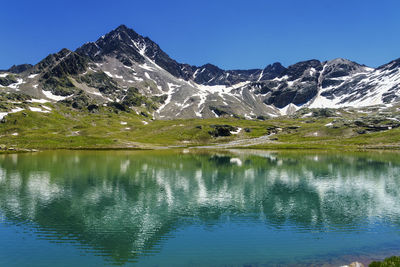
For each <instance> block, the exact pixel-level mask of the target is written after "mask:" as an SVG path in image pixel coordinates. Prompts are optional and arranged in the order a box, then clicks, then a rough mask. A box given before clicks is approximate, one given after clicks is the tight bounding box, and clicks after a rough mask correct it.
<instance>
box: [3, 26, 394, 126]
mask: <svg viewBox="0 0 400 267" xmlns="http://www.w3.org/2000/svg"><path fill="white" fill-rule="evenodd" d="M0 88H1V90H6V91H9V92H20V93H24V94H27V95H30V96H32V97H34V98H37V99H38V101H40V99H47V100H51V101H64V102H65V103H69V104H71V105H72V107H76V108H82V106H83V107H88V106H90V105H119V106H121V108H124V109H133V110H136V111H137V112H138V111H139V110H140V107H141V106H146V107H147V108H149V107H151V109H150V110H151V112H152V113H153V116H154V117H155V118H156V119H170V118H196V117H199V118H210V117H211V118H212V117H219V116H224V115H227V116H242V117H245V118H256V117H260V116H279V115H286V114H289V113H292V112H294V111H296V110H297V109H299V108H301V107H310V108H323V107H328V108H337V107H364V106H371V105H390V104H391V103H394V102H398V101H399V100H400V59H398V60H395V61H392V62H390V63H388V64H386V65H383V66H381V67H379V68H376V69H373V68H369V67H366V66H364V65H360V64H357V63H355V62H351V61H349V60H346V59H334V60H331V61H325V62H320V61H318V60H309V61H303V62H299V63H296V64H294V65H291V66H289V67H287V68H286V67H284V66H282V65H281V64H280V63H274V64H271V65H268V66H267V67H265V68H264V69H252V70H222V69H220V68H218V67H217V66H214V65H212V64H206V65H203V66H200V67H198V66H192V65H188V64H182V63H179V62H176V61H175V60H173V59H171V58H170V57H169V56H168V55H167V54H166V53H165V52H164V51H163V50H162V49H161V48H160V47H159V46H158V45H157V44H156V43H155V42H153V41H152V40H150V39H149V38H147V37H143V36H141V35H139V34H138V33H136V32H135V31H133V30H132V29H129V28H127V27H126V26H124V25H121V26H119V27H118V28H116V29H115V30H113V31H111V32H110V33H108V34H106V35H104V36H102V37H100V38H99V39H98V40H97V41H95V42H89V43H86V44H84V45H83V46H81V47H80V48H78V49H77V50H76V51H70V50H68V49H62V50H61V51H60V52H58V53H56V54H51V55H49V56H47V57H46V58H45V59H43V60H42V61H41V62H39V63H38V64H36V65H34V66H32V65H29V64H25V65H20V66H13V67H12V68H10V69H9V70H7V71H2V72H0ZM139 96H140V97H139Z"/></svg>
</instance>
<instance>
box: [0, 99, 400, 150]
mask: <svg viewBox="0 0 400 267" xmlns="http://www.w3.org/2000/svg"><path fill="white" fill-rule="evenodd" d="M41 106H47V107H49V108H51V109H52V110H51V112H50V113H40V112H33V111H30V110H29V107H41ZM22 107H23V108H25V110H23V111H21V112H18V113H12V114H9V115H7V116H6V117H5V118H6V122H4V123H1V124H0V145H1V147H7V148H10V147H15V148H18V149H79V148H81V149H100V148H102V149H116V148H128V149H129V148H130V149H134V148H160V147H190V146H199V145H210V144H218V143H224V142H229V141H233V140H237V139H251V138H256V137H260V136H264V135H267V134H268V133H271V129H273V128H275V131H277V133H276V134H275V135H273V136H271V137H272V138H274V139H276V140H275V141H273V142H267V143H265V144H259V145H254V146H250V147H249V148H256V149H328V150H329V149H331V150H333V149H334V150H337V149H342V150H343V149H344V150H358V149H374V148H375V149H376V148H378V149H379V148H399V147H400V145H399V144H400V128H397V129H393V130H388V131H381V132H375V133H367V134H357V132H356V130H357V129H356V128H354V127H353V128H352V127H348V126H343V127H336V128H332V127H327V126H326V125H327V124H328V123H331V122H332V121H333V120H334V119H333V118H324V117H322V118H312V119H310V118H288V117H280V118H274V119H270V120H265V121H260V120H245V119H236V118H233V117H226V118H215V119H186V120H157V121H153V120H151V119H149V118H146V117H144V116H140V115H137V114H136V113H135V112H130V113H128V112H120V113H118V114H117V113H116V112H114V110H113V109H112V108H109V107H100V109H99V110H98V112H97V113H90V112H88V111H80V110H75V109H72V108H70V107H67V106H65V105H62V104H58V103H55V104H51V103H46V104H39V103H27V102H24V104H22ZM42 109H43V108H42ZM352 116H354V114H353V115H352ZM144 122H145V123H144ZM214 124H228V125H232V126H235V127H240V128H242V129H245V128H248V129H250V131H248V132H247V131H244V130H242V131H241V132H240V133H239V134H238V135H232V136H229V137H218V138H214V137H212V136H211V135H210V134H209V133H208V132H209V131H211V130H212V127H211V125H214ZM277 128H278V129H277Z"/></svg>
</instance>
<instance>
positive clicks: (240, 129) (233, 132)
mask: <svg viewBox="0 0 400 267" xmlns="http://www.w3.org/2000/svg"><path fill="white" fill-rule="evenodd" d="M241 131H242V128H238V129H237V130H236V131H231V134H239V133H240V132H241Z"/></svg>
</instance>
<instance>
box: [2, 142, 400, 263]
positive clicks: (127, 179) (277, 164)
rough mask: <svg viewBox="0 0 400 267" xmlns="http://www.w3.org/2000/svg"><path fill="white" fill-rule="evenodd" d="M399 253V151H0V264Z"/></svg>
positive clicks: (342, 258) (360, 257) (339, 259)
mask: <svg viewBox="0 0 400 267" xmlns="http://www.w3.org/2000/svg"><path fill="white" fill-rule="evenodd" d="M399 254H400V154H398V153H395V152H369V153H361V152H360V153H356V152H354V153H350V152H348V153H347V152H346V153H345V152H340V153H339V152H338V153H328V152H313V151H308V152H304V151H303V152H300V151H298V152H289V151H287V152H270V151H260V150H227V151H209V150H208V151H207V150H195V149H191V150H172V151H171V150H165V151H164V150H161V151H45V152H38V153H25V154H2V155H0V266H104V265H106V266H110V265H111V266H322V265H324V266H340V265H344V264H349V263H350V262H353V261H360V262H364V263H368V262H370V261H371V260H380V259H383V258H385V257H387V256H391V255H399Z"/></svg>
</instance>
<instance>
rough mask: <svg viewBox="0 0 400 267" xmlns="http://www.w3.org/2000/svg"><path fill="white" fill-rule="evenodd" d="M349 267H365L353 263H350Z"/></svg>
mask: <svg viewBox="0 0 400 267" xmlns="http://www.w3.org/2000/svg"><path fill="white" fill-rule="evenodd" d="M349 267H365V266H364V264H362V263H360V262H357V261H355V262H352V263H350V265H349Z"/></svg>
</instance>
